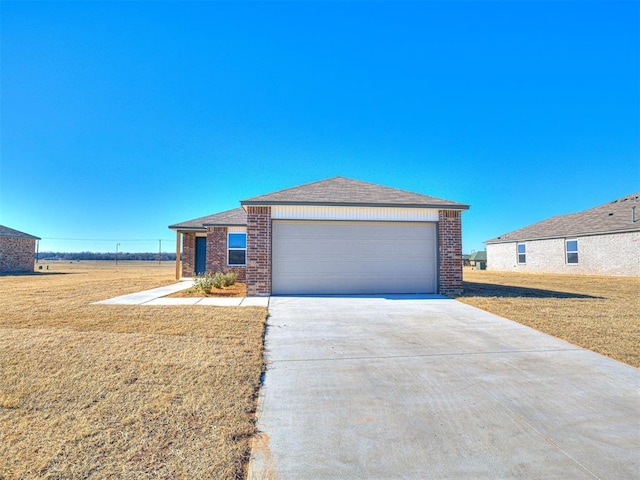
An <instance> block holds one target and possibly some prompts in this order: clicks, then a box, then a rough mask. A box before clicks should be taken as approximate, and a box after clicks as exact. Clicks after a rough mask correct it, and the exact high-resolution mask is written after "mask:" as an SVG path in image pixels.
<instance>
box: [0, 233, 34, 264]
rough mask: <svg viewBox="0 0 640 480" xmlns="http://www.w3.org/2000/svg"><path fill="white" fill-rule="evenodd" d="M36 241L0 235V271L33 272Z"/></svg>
mask: <svg viewBox="0 0 640 480" xmlns="http://www.w3.org/2000/svg"><path fill="white" fill-rule="evenodd" d="M35 253H36V241H35V240H33V239H30V238H13V237H0V272H33V264H34V261H35Z"/></svg>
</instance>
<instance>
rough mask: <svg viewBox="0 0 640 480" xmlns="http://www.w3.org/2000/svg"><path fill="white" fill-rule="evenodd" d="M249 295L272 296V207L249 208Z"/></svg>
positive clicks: (247, 274)
mask: <svg viewBox="0 0 640 480" xmlns="http://www.w3.org/2000/svg"><path fill="white" fill-rule="evenodd" d="M246 281H247V295H248V296H260V295H270V294H271V207H247V272H246Z"/></svg>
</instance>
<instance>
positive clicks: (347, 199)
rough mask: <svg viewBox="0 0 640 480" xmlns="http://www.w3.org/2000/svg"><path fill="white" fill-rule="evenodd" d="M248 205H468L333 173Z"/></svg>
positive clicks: (253, 201) (438, 206) (425, 206)
mask: <svg viewBox="0 0 640 480" xmlns="http://www.w3.org/2000/svg"><path fill="white" fill-rule="evenodd" d="M240 203H241V204H242V205H243V206H245V205H339V206H358V205H366V206H385V207H414V208H415V207H418V208H447V209H453V210H466V209H468V208H469V206H468V205H465V204H462V203H457V202H452V201H450V200H444V199H442V198H436V197H429V196H427V195H422V194H419V193H413V192H407V191H405V190H398V189H396V188H390V187H385V186H382V185H376V184H374V183H367V182H362V181H359V180H352V179H350V178H344V177H334V178H329V179H327V180H321V181H318V182H313V183H308V184H305V185H300V186H297V187H293V188H287V189H285V190H279V191H277V192H273V193H268V194H266V195H260V196H257V197H253V198H249V199H247V200H242V201H241V202H240Z"/></svg>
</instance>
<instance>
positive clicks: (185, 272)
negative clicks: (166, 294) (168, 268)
mask: <svg viewBox="0 0 640 480" xmlns="http://www.w3.org/2000/svg"><path fill="white" fill-rule="evenodd" d="M195 271H196V234H195V233H185V234H184V235H183V236H182V276H183V277H193V276H194V275H195Z"/></svg>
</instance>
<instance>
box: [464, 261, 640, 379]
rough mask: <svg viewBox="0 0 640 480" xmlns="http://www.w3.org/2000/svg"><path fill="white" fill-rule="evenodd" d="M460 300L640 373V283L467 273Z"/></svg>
mask: <svg viewBox="0 0 640 480" xmlns="http://www.w3.org/2000/svg"><path fill="white" fill-rule="evenodd" d="M464 280H465V293H464V295H463V296H462V297H458V300H460V301H461V302H464V303H468V304H470V305H473V306H476V307H479V308H482V309H483V310H487V311H489V312H492V313H496V314H498V315H501V316H503V317H506V318H509V319H511V320H515V321H517V322H520V323H522V324H524V325H528V326H530V327H533V328H535V329H536V330H540V331H542V332H545V333H548V334H550V335H553V336H556V337H559V338H562V339H564V340H567V341H568V342H571V343H573V344H575V345H579V346H581V347H585V348H588V349H590V350H593V351H595V352H599V353H602V354H603V355H607V356H609V357H611V358H615V359H616V360H619V361H621V362H625V363H628V364H629V365H633V366H635V367H640V296H639V295H638V290H639V287H640V279H638V278H628V277H626V278H625V277H598V276H577V275H540V274H518V273H502V272H491V271H479V270H471V269H465V272H464Z"/></svg>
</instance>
